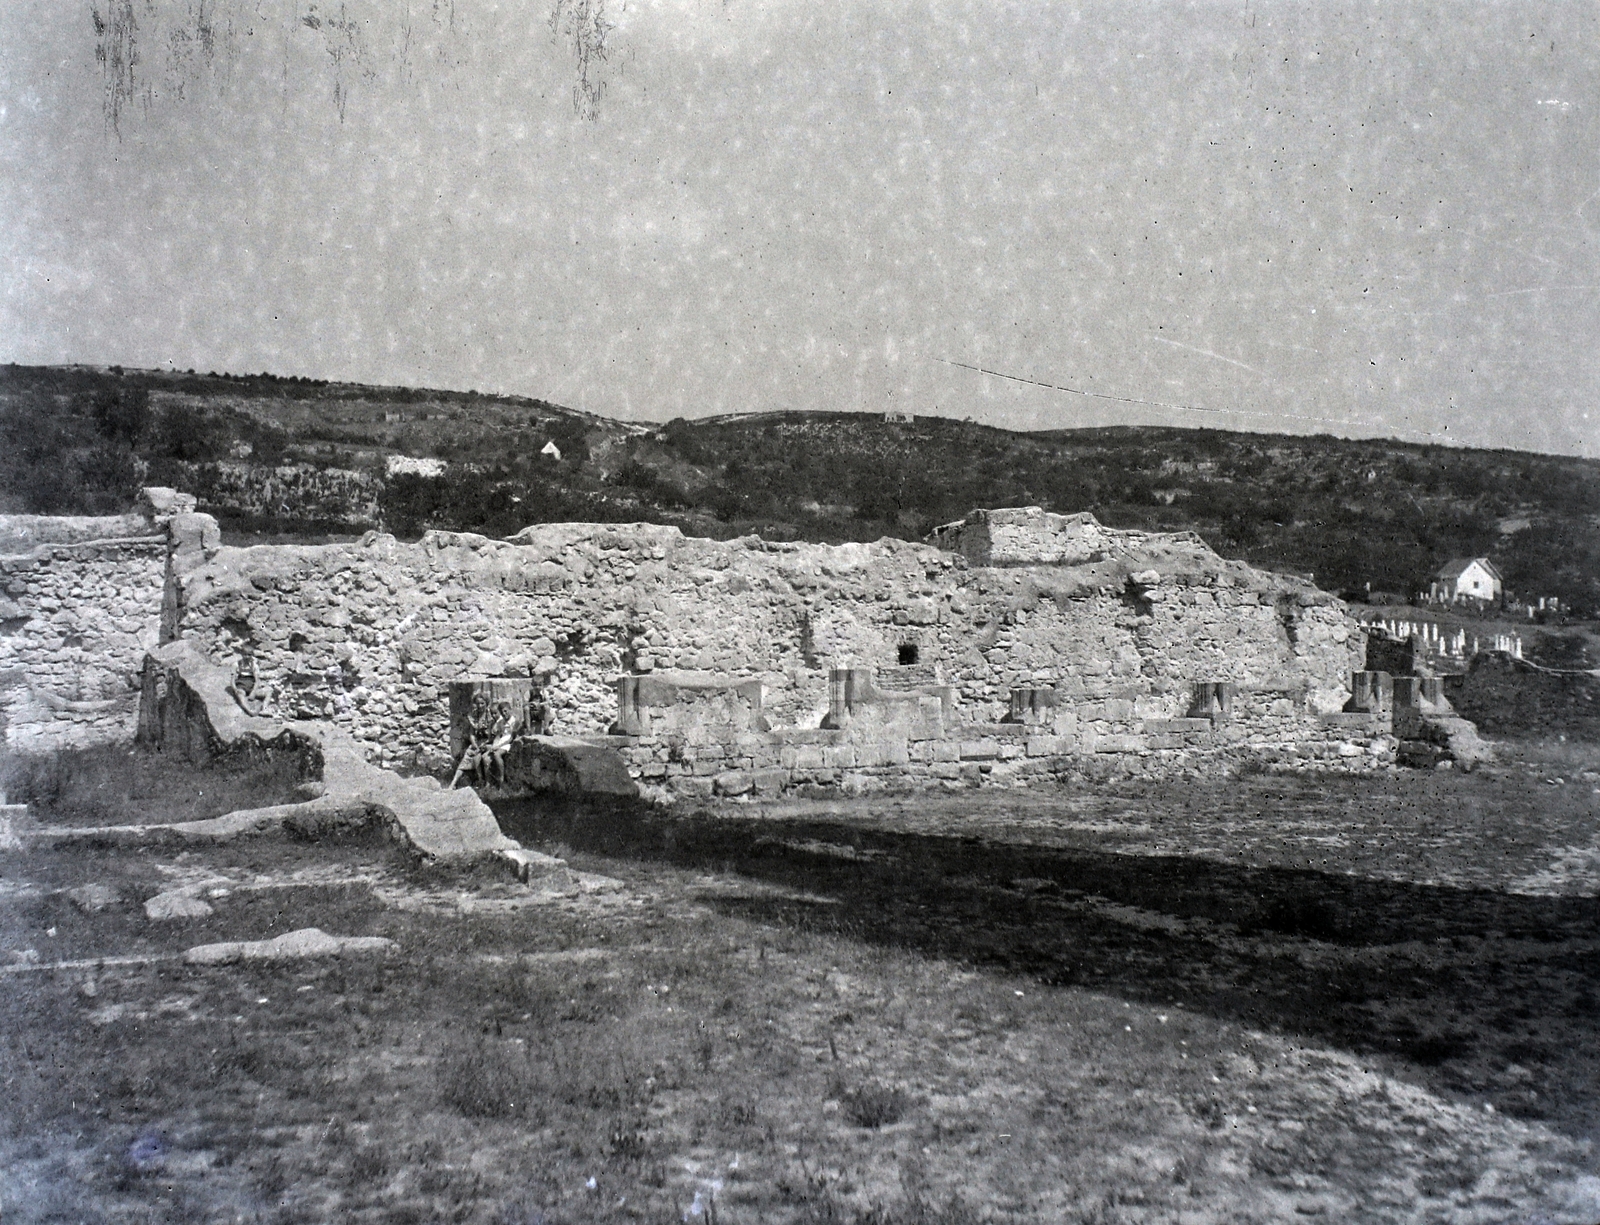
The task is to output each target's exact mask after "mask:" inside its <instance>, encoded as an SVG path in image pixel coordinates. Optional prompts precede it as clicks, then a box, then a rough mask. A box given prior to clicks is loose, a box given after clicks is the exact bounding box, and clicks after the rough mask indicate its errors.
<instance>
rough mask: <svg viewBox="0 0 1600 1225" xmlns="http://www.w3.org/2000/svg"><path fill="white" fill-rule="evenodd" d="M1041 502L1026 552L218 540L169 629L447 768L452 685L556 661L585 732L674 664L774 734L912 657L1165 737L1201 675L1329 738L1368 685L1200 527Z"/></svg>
mask: <svg viewBox="0 0 1600 1225" xmlns="http://www.w3.org/2000/svg"><path fill="white" fill-rule="evenodd" d="M1003 513H1004V514H1018V515H1021V514H1023V513H1024V512H989V515H988V519H987V522H988V523H989V524H990V525H991V527H992V524H993V523H994V521H995V517H996V516H997V515H1002V514H1003ZM1034 517H1036V518H1039V519H1040V521H1041V522H1042V523H1043V524H1044V525H1045V526H1046V528H1047V530H1048V534H1049V540H1048V542H1047V543H1048V545H1049V549H1048V550H1043V549H1041V553H1042V554H1043V555H1044V556H1045V557H1046V558H1047V559H1048V560H1046V561H1043V562H1038V561H1035V562H1029V561H1027V560H1026V549H1025V541H1024V540H1023V539H1022V538H1021V537H1020V536H1019V535H1017V534H1016V533H1013V536H1012V537H1011V539H1010V542H1009V543H1008V545H1007V548H1008V550H1009V551H1008V552H1007V554H1006V557H1007V564H1006V565H1004V566H975V565H973V564H972V562H971V560H970V558H969V557H968V556H967V554H966V553H965V552H960V551H954V550H951V549H948V548H940V547H935V546H933V545H929V544H914V543H908V542H904V541H895V540H887V539H886V540H882V541H879V542H877V543H876V544H870V545H866V544H849V545H840V546H826V545H812V544H796V543H785V544H773V543H768V542H763V541H761V540H759V539H755V538H747V539H743V540H737V541H731V542H719V541H711V540H699V539H693V538H686V537H684V536H683V535H682V534H681V533H680V532H678V530H677V529H675V528H666V527H659V526H654V525H649V524H631V525H620V526H612V525H600V524H545V525H539V526H535V527H530V528H528V529H526V530H525V531H523V532H521V533H519V534H518V535H517V536H516V537H513V538H512V539H510V540H507V541H496V540H489V539H486V538H483V537H480V536H473V535H467V534H454V533H444V532H434V533H429V534H428V535H427V536H426V537H424V539H423V540H422V541H421V542H419V543H417V544H402V543H400V542H397V541H396V540H395V539H394V538H393V537H390V536H386V535H381V534H378V533H370V534H369V535H368V536H367V537H365V538H364V539H363V540H362V541H360V542H359V543H354V544H336V545H324V546H258V547H255V548H247V549H234V548H218V549H205V550H202V553H203V556H197V557H195V558H193V559H192V560H191V561H190V562H188V563H186V564H183V565H179V566H176V567H175V570H174V601H173V603H174V606H173V609H172V614H171V619H172V625H171V631H172V632H174V633H182V634H183V635H185V636H188V637H190V638H192V639H193V640H194V641H195V642H196V644H197V645H198V646H199V647H200V648H201V649H202V650H204V651H205V652H207V653H208V654H209V655H210V656H211V657H212V658H214V659H217V660H219V661H224V662H226V663H227V664H228V666H233V665H234V663H235V662H236V661H237V660H239V659H240V658H241V657H242V656H243V655H244V654H247V653H248V654H250V655H251V656H252V657H253V658H254V661H255V665H254V666H255V669H256V672H257V675H258V677H259V679H260V683H261V688H260V689H259V690H258V691H257V696H258V697H259V698H260V700H261V701H262V702H263V703H264V704H265V708H266V709H267V710H268V711H269V712H271V713H273V714H276V715H278V716H281V717H296V716H300V717H316V718H327V719H331V720H333V721H334V722H336V723H338V724H339V725H341V726H343V727H345V728H346V729H347V730H348V731H350V732H351V734H352V735H354V736H355V737H356V738H357V739H358V740H359V741H360V742H362V743H363V744H365V745H366V746H367V751H368V752H370V753H371V755H372V756H373V758H374V759H375V760H379V761H382V762H385V763H401V762H406V761H408V760H417V761H420V762H421V763H422V764H425V765H428V766H431V767H434V768H442V766H443V764H444V758H445V756H446V754H447V752H448V744H449V733H448V721H449V716H448V703H447V700H446V691H447V685H448V683H449V682H450V681H452V680H456V679H459V678H461V677H463V676H472V675H477V676H494V675H530V674H531V675H534V676H536V677H539V678H540V679H541V680H542V682H543V684H544V688H545V699H546V702H547V704H548V705H549V707H550V710H551V714H552V717H553V727H552V730H553V731H554V732H556V733H565V734H574V733H597V732H603V731H605V730H606V729H608V728H609V727H610V726H611V725H612V724H613V722H614V721H615V720H616V719H617V717H618V713H619V707H618V700H617V695H616V693H615V691H614V689H613V680H614V678H615V677H616V676H618V675H619V674H622V673H642V674H651V673H654V672H656V671H659V670H663V669H672V670H687V671H693V672H702V673H716V674H720V675H726V676H729V677H732V678H734V680H736V681H746V682H749V681H758V682H760V684H761V687H762V694H763V703H762V710H763V717H764V718H765V720H766V721H767V724H768V727H769V729H771V730H770V731H769V732H761V731H751V732H750V733H749V734H752V735H766V734H773V733H774V732H783V731H784V729H789V730H791V731H801V732H807V733H810V732H820V731H821V730H824V729H822V727H821V725H822V723H823V722H824V720H825V718H826V716H827V714H828V708H829V702H828V676H829V670H830V668H834V667H845V666H851V665H857V666H865V667H872V668H879V669H889V670H892V669H893V668H895V667H898V666H899V665H898V661H899V660H900V659H902V658H904V657H905V656H903V655H902V651H905V650H910V649H911V648H914V649H915V657H916V666H917V667H920V668H930V667H931V668H932V669H935V670H937V671H938V672H939V674H940V675H941V676H942V678H943V683H944V684H945V685H947V686H948V687H949V688H950V689H951V690H952V693H953V695H954V702H955V707H956V712H955V721H957V722H960V723H962V724H970V725H977V726H993V725H996V724H998V722H999V720H1000V719H1001V718H1003V717H1004V716H1005V715H1006V714H1007V712H1008V711H1009V709H1010V698H1011V690H1012V689H1013V688H1014V687H1017V686H1019V685H1034V686H1052V687H1055V688H1057V689H1058V690H1059V691H1060V692H1061V693H1062V694H1063V695H1064V696H1065V697H1066V698H1069V699H1070V702H1071V704H1072V705H1073V713H1074V714H1077V715H1079V717H1080V718H1082V719H1083V722H1084V725H1085V726H1086V727H1087V728H1088V730H1089V731H1091V732H1092V733H1093V734H1094V735H1096V736H1105V737H1116V736H1139V735H1145V734H1148V733H1146V732H1142V731H1139V730H1137V729H1136V728H1135V727H1134V724H1135V723H1142V722H1143V721H1145V720H1161V719H1169V720H1170V719H1181V718H1183V716H1184V715H1185V714H1186V712H1187V708H1188V705H1189V703H1190V700H1191V697H1192V687H1193V684H1194V682H1196V681H1197V680H1209V681H1232V682H1234V683H1236V685H1238V686H1239V687H1240V689H1241V690H1246V689H1252V688H1254V689H1256V690H1262V691H1268V690H1270V691H1273V692H1280V693H1292V694H1294V695H1295V696H1294V697H1293V699H1292V701H1291V705H1293V706H1294V707H1295V709H1294V711H1293V712H1292V717H1291V716H1284V717H1290V718H1291V722H1292V723H1293V728H1292V729H1291V730H1289V731H1286V732H1285V733H1284V735H1285V737H1286V738H1287V739H1294V738H1295V737H1300V738H1302V739H1304V740H1305V742H1306V743H1307V744H1310V743H1312V742H1313V741H1314V739H1315V736H1314V735H1313V732H1312V730H1311V729H1312V723H1310V722H1308V720H1313V721H1314V720H1315V719H1316V718H1318V717H1320V716H1321V715H1323V714H1331V713H1333V712H1337V711H1338V710H1339V709H1340V708H1341V706H1342V705H1343V703H1344V701H1345V699H1346V698H1347V697H1348V687H1347V686H1348V678H1349V674H1350V672H1351V671H1353V670H1354V669H1356V668H1359V667H1360V666H1361V661H1362V654H1363V651H1364V644H1363V641H1362V638H1361V634H1360V632H1359V630H1358V628H1357V627H1356V626H1355V623H1354V622H1353V621H1352V620H1351V619H1350V617H1349V616H1348V614H1347V612H1346V610H1345V609H1344V607H1343V605H1342V604H1340V603H1339V602H1338V601H1337V600H1335V599H1334V598H1333V597H1331V596H1328V595H1327V594H1325V593H1323V592H1320V591H1317V590H1316V589H1315V588H1314V587H1312V586H1311V585H1310V584H1308V583H1304V582H1301V581H1299V580H1297V579H1293V578H1287V577H1283V576H1278V575H1271V574H1266V573H1263V572H1261V571H1257V570H1253V569H1252V568H1250V567H1249V566H1246V565H1244V564H1243V563H1239V562H1228V561H1224V560H1223V559H1221V558H1220V557H1218V556H1217V555H1216V554H1215V553H1213V552H1211V550H1210V549H1208V548H1207V547H1206V546H1205V545H1204V544H1203V543H1202V542H1201V541H1199V540H1198V538H1195V537H1192V536H1159V535H1152V534H1147V533H1135V532H1118V531H1115V530H1113V529H1108V528H1104V527H1102V526H1101V525H1099V524H1098V523H1095V522H1094V521H1093V519H1092V517H1089V516H1074V517H1071V522H1070V523H1067V524H1066V525H1065V526H1064V527H1063V526H1062V525H1059V524H1056V523H1053V522H1052V520H1064V519H1065V518H1066V517H1062V516H1042V513H1041V514H1040V515H1039V516H1034ZM1024 526H1026V524H1024ZM1074 532H1076V533H1077V537H1074V535H1073V533H1074ZM1078 537H1081V539H1078ZM949 539H950V537H948V536H947V537H946V540H947V541H948V540H949ZM1075 541H1076V543H1075ZM957 543H959V539H957ZM1068 556H1070V557H1074V558H1080V559H1081V560H1078V561H1075V562H1072V563H1071V564H1067V563H1065V562H1063V561H1062V560H1060V559H1061V558H1064V557H1068ZM1280 701H1290V699H1287V698H1281V697H1280V698H1274V699H1272V702H1269V703H1268V704H1267V705H1268V706H1269V707H1270V706H1271V705H1272V704H1273V703H1276V702H1280ZM1089 711H1098V712H1099V716H1098V717H1097V716H1095V715H1093V714H1090V713H1087V712H1089ZM1100 724H1103V725H1104V727H1103V728H1101V727H1100V726H1098V725H1100ZM1241 726H1242V725H1241ZM1155 734H1157V735H1163V734H1164V735H1172V734H1176V733H1171V732H1168V733H1155ZM1262 734H1263V735H1265V732H1263V733H1262ZM1006 735H1007V736H1011V735H1012V733H1006ZM1096 743H1101V742H1098V741H1097V742H1096ZM1103 743H1105V744H1107V745H1115V744H1117V743H1119V742H1118V741H1116V740H1107V741H1104V742H1103ZM782 747H783V746H781V745H780V746H779V748H780V749H781V748H782ZM797 747H798V746H797ZM1080 747H1081V745H1080ZM1145 747H1149V746H1148V745H1146V746H1145ZM929 751H930V752H932V750H929ZM939 751H940V752H948V750H946V749H941V750H939ZM1129 751H1142V749H1134V748H1130V749H1129ZM1150 751H1152V752H1163V751H1168V750H1165V749H1159V748H1151V749H1150ZM908 752H909V750H908ZM1022 752H1023V754H1024V755H1025V749H1024V750H1022ZM778 756H779V757H780V758H781V757H782V753H781V752H780V753H779V754H778ZM808 757H809V755H808ZM996 760H1000V759H999V758H996ZM891 764H893V763H891ZM928 764H930V765H931V764H934V763H932V762H931V761H930V762H929V763H928ZM939 764H949V763H939ZM830 768H831V767H830ZM839 768H843V767H839ZM853 768H854V767H853ZM861 768H867V769H872V768H878V767H875V766H868V767H861Z"/></svg>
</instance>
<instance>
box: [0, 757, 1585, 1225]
mask: <svg viewBox="0 0 1600 1225" xmlns="http://www.w3.org/2000/svg"><path fill="white" fill-rule="evenodd" d="M1594 756H1596V757H1600V754H1596V755H1594ZM1597 764H1600V763H1597V762H1596V761H1593V760H1591V757H1590V755H1589V753H1588V750H1580V749H1568V748H1566V747H1564V746H1563V747H1559V748H1554V749H1549V750H1547V751H1532V750H1530V751H1527V752H1525V753H1524V754H1522V756H1521V757H1520V758H1519V757H1517V756H1515V755H1513V758H1512V760H1511V761H1510V762H1509V764H1508V765H1507V766H1506V767H1504V768H1502V769H1500V770H1498V771H1495V772H1492V773H1479V774H1475V775H1472V776H1465V777H1463V776H1452V775H1448V774H1415V773H1401V774H1397V775H1393V776H1382V777H1379V778H1374V779H1365V780H1363V779H1327V778H1279V777H1274V776H1262V777H1256V778H1250V779H1245V780H1240V781H1237V782H1233V783H1207V784H1190V785H1185V786H1171V785H1169V786H1167V787H1165V788H1156V787H1134V786H1127V787H1121V788H1115V789H1105V788H1101V789H1095V790H1084V791H1063V792H1050V793H1039V792H1033V793H1021V792H985V793H979V794H977V795H973V794H970V793H968V794H963V795H952V796H917V797H901V798H882V799H877V800H865V799H863V800H854V801H849V802H843V803H832V804H829V803H808V804H786V805H770V806H756V805H731V804H730V805H725V806H722V807H720V808H718V809H716V810H715V811H708V812H705V813H701V814H687V815H686V814H683V813H676V814H672V815H668V814H665V813H662V812H659V811H651V810H644V809H633V808H626V809H624V808H610V809H607V808H599V807H589V808H577V807H559V808H558V807H554V806H549V805H537V804H531V803H524V804H507V805H504V806H502V811H501V817H502V820H503V822H504V824H505V825H506V827H507V829H508V831H509V832H511V833H512V834H514V835H515V836H518V837H521V838H524V839H525V840H526V841H528V842H529V843H530V844H531V845H535V846H538V847H540V848H541V849H545V850H554V851H557V852H559V853H561V854H563V855H565V856H566V857H567V858H568V860H569V862H570V863H571V865H572V868H573V869H574V871H571V872H562V873H557V874H556V875H555V876H554V877H552V878H550V879H547V880H545V881H542V882H539V883H536V884H535V885H534V886H533V887H531V888H530V887H527V886H523V885H519V884H517V883H515V882H512V881H510V880H507V879H504V878H502V877H499V876H497V875H494V874H492V873H479V874H465V875H462V874H443V873H439V872H430V871H426V870H422V869H418V868H415V867H413V866H411V865H409V864H408V863H407V862H405V861H404V860H403V859H402V858H400V857H399V855H398V853H397V852H396V851H395V850H394V849H392V848H391V847H389V846H387V845H385V844H383V843H381V842H380V841H378V840H377V839H375V838H374V839H370V840H362V839H355V840H352V841H345V842H338V843H322V844H317V845H302V844H294V843H284V842H276V841H268V840H256V841H241V842H236V843H232V844H228V845H225V846H218V847H210V848H206V849H204V850H192V849H191V850H185V849H182V848H181V847H178V846H163V845H160V844H154V845H149V846H144V847H139V848H125V847H124V848H112V847H109V846H107V847H101V848H96V847H93V846H82V845H80V846H75V847H61V848H55V849H34V850H24V851H10V852H3V853H0V960H3V962H4V963H9V964H6V965H5V967H4V972H3V973H0V1007H3V1008H4V1014H3V1018H0V1081H3V1084H0V1120H3V1130H0V1170H3V1173H0V1212H3V1214H4V1219H5V1220H7V1221H11V1220H27V1221H57V1220H59V1221H102V1220H103V1221H117V1222H123V1221H152V1222H153V1221H186V1220H194V1221H214V1220H216V1221H220V1220H229V1221H233V1220H237V1221H251V1222H255V1221H261V1222H279V1221H282V1222H288V1221H325V1220H333V1219H340V1220H343V1219H350V1220H355V1221H373V1222H403V1221H404V1222H429V1221H435V1220H438V1221H470V1222H493V1223H496V1225H499V1223H502V1222H516V1223H519V1225H521V1223H532V1222H545V1223H547V1225H548V1223H554V1222H569V1221H570V1222H586V1221H627V1220H644V1221H663V1222H665V1221H681V1220H685V1219H690V1220H705V1221H721V1222H768V1221H773V1222H780V1223H781V1222H806V1223H810V1222H823V1221H837V1222H861V1223H865V1222H874V1223H877V1225H890V1223H892V1222H936V1221H942V1222H965V1221H981V1220H995V1221H1030V1222H1032V1221H1039V1222H1058V1221H1060V1222H1072V1221H1083V1222H1155V1221H1163V1222H1166V1221H1170V1222H1185V1223H1189V1222H1193V1223H1197V1225H1198V1223H1201V1222H1234V1221H1287V1220H1302V1219H1317V1218H1319V1217H1320V1218H1321V1219H1327V1220H1341V1221H1450V1222H1485V1223H1488V1222H1504V1221H1513V1220H1515V1221H1530V1222H1531V1221H1548V1222H1570V1223H1572V1225H1578V1223H1581V1222H1589V1221H1597V1220H1600V1168H1597V1167H1600V1157H1597V1154H1596V1152H1595V1149H1594V1143H1593V1141H1594V1130H1595V1126H1596V1123H1597V1121H1600V1108H1597V1107H1596V1102H1597V1101H1600V1096H1597V1093H1596V1089H1597V1072H1600V1068H1597V1064H1596V1058H1597V1056H1596V1051H1597V1049H1600V1048H1597V1043H1596V1041H1595V1039H1596V1036H1597V1035H1596V1032H1595V1031H1596V1028H1597V1026H1600V1011H1597V1008H1596V1000H1595V992H1596V990H1597V986H1600V903H1597V901H1596V894H1597V893H1600V776H1597V774H1596V765H1597ZM45 816H46V817H48V814H45ZM86 883H95V884H98V885H100V886H101V887H102V888H101V890H100V891H99V892H98V893H97V894H95V895H88V894H84V893H82V892H79V893H78V894H77V895H76V898H75V897H74V895H71V894H69V893H68V892H67V891H68V890H71V889H78V888H79V887H81V886H83V885H84V884H86ZM174 891H176V892H179V893H182V894H183V895H185V896H187V897H190V898H197V899H201V900H204V901H205V902H206V904H207V905H208V906H210V907H211V911H212V912H211V913H210V914H207V915H200V916H197V917H191V918H182V919H169V920H159V921H158V920H152V919H150V918H148V917H147V916H146V913H145V910H144V908H143V902H144V901H145V900H146V899H148V898H150V897H153V896H155V895H158V894H163V893H166V894H171V893H173V892H174ZM311 926H315V927H319V928H321V929H323V930H325V931H327V932H330V933H333V934H335V935H361V936H373V935H375V936H385V937H388V938H390V939H392V940H394V941H395V942H396V944H397V951H396V952H395V953H393V954H392V955H389V956H387V957H384V956H364V957H348V958H340V959H326V960H320V961H306V962H286V963H246V964H237V965H221V966H211V965H206V966H202V965H192V964H189V963H186V962H185V961H184V960H183V953H184V950H185V949H188V948H190V947H192V946H195V945H199V944H205V943H212V942H217V941H224V940H259V939H263V938H266V937H272V936H276V935H280V934H283V933H284V932H287V931H290V930H294V929H299V928H304V927H311Z"/></svg>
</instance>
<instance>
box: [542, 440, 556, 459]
mask: <svg viewBox="0 0 1600 1225" xmlns="http://www.w3.org/2000/svg"><path fill="white" fill-rule="evenodd" d="M539 454H540V455H548V456H549V457H550V458H551V459H560V458H561V448H560V447H558V446H556V444H555V440H554V439H552V440H551V441H549V442H547V443H545V444H544V446H543V447H542V448H540V450H539Z"/></svg>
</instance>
